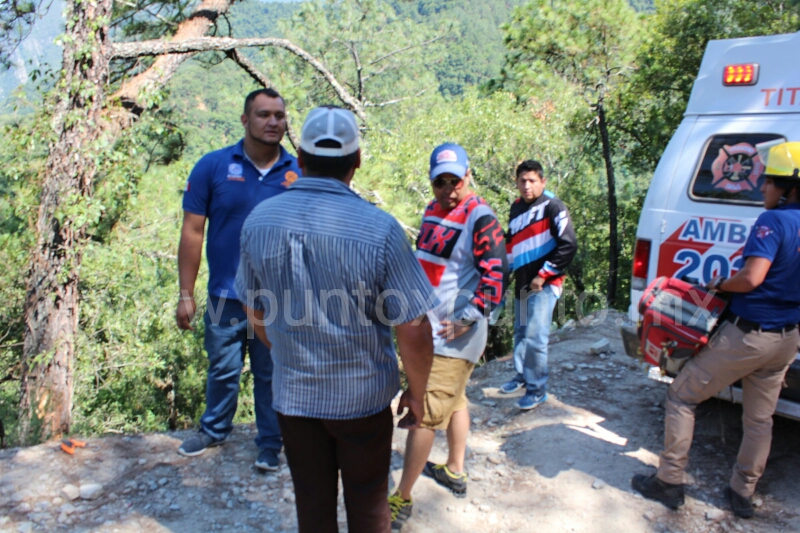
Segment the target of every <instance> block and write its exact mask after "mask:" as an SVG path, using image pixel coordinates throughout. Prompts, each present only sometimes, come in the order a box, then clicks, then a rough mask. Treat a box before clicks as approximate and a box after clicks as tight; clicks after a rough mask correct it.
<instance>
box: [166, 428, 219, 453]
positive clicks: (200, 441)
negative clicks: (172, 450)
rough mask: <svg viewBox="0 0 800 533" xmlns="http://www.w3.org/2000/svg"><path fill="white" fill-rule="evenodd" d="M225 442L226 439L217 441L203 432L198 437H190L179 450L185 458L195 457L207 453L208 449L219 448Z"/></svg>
mask: <svg viewBox="0 0 800 533" xmlns="http://www.w3.org/2000/svg"><path fill="white" fill-rule="evenodd" d="M223 442H225V439H222V440H216V439H214V438H213V437H210V436H208V435H206V434H205V433H203V432H202V431H198V432H197V435H195V436H193V437H189V438H188V439H186V440H185V441H183V442H182V443H181V447H180V448H178V453H179V454H181V455H183V456H185V457H194V456H196V455H200V454H201V453H203V452H204V451H206V448H213V447H214V446H219V445H220V444H222V443H223Z"/></svg>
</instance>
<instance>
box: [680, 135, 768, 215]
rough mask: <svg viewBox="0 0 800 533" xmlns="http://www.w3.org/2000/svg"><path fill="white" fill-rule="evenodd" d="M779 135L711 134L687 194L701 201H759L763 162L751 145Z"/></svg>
mask: <svg viewBox="0 0 800 533" xmlns="http://www.w3.org/2000/svg"><path fill="white" fill-rule="evenodd" d="M781 138H782V136H781V135H775V134H771V133H742V134H725V135H715V136H713V137H711V139H710V140H709V141H708V144H707V145H706V149H705V152H704V153H703V158H702V160H701V161H700V166H699V167H698V169H697V174H696V175H695V177H694V180H693V181H692V185H691V189H690V196H691V197H692V198H693V199H695V200H699V201H705V202H724V203H736V204H755V205H758V204H761V203H762V202H763V198H762V197H761V192H760V191H759V189H760V187H761V183H762V181H763V178H761V174H762V172H764V165H762V164H761V160H760V159H759V157H758V152H757V151H756V149H755V145H757V144H759V143H763V142H766V141H772V140H775V139H781Z"/></svg>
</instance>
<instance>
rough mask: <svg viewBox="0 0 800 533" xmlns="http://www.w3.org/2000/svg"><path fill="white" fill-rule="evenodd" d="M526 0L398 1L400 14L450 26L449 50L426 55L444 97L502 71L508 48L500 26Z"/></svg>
mask: <svg viewBox="0 0 800 533" xmlns="http://www.w3.org/2000/svg"><path fill="white" fill-rule="evenodd" d="M521 3H523V0H511V1H509V0H500V1H497V0H495V1H490V2H487V1H485V0H416V1H413V2H407V1H395V2H393V5H394V8H395V9H396V10H397V12H398V14H400V15H401V16H404V17H411V18H412V19H413V20H415V21H418V22H422V23H425V24H427V25H428V26H429V27H433V28H440V27H444V28H447V27H450V29H449V31H447V32H445V46H446V53H445V54H444V56H443V57H441V58H435V59H433V58H426V61H425V62H426V64H427V65H430V66H432V67H433V69H434V70H435V72H436V78H437V80H438V82H439V92H441V94H443V95H444V96H457V95H460V94H461V93H463V92H464V91H465V90H467V89H468V88H469V87H471V86H475V85H480V84H482V83H485V82H486V81H488V80H490V79H491V78H493V77H494V76H497V74H498V73H499V72H500V67H502V66H503V61H504V55H505V48H504V47H503V43H502V34H501V31H500V26H501V25H502V24H503V23H505V22H506V21H507V20H508V18H509V16H510V15H511V11H512V9H513V8H514V6H518V5H520V4H521Z"/></svg>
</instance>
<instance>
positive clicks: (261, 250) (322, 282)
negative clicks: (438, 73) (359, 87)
mask: <svg viewBox="0 0 800 533" xmlns="http://www.w3.org/2000/svg"><path fill="white" fill-rule="evenodd" d="M358 144H359V139H358V126H357V124H356V121H355V117H354V116H353V114H352V113H351V112H350V111H346V110H344V109H340V108H334V107H321V108H316V109H314V110H312V111H311V112H310V113H309V114H308V117H307V118H306V121H305V123H304V124H303V129H302V132H301V142H300V149H299V150H298V164H299V165H300V167H301V168H302V169H303V176H304V177H302V178H299V179H298V180H297V181H296V182H294V183H293V184H292V186H291V187H290V188H289V190H288V191H286V192H285V193H284V194H283V195H282V196H281V198H280V199H279V201H272V200H266V201H264V202H262V203H261V204H259V205H258V207H256V208H255V209H254V210H253V212H252V213H251V215H250V216H249V217H248V218H247V220H246V221H245V223H244V227H243V228H242V234H241V246H240V248H241V260H240V262H239V271H238V273H237V277H236V290H237V292H238V293H239V294H240V295H242V294H246V295H247V304H246V307H247V314H248V320H252V321H253V323H254V324H255V332H256V334H258V335H259V337H261V338H262V340H263V341H264V342H265V343H266V344H268V345H269V343H270V341H271V348H272V357H273V360H274V365H275V366H274V368H275V369H274V374H273V376H274V377H273V379H274V384H273V391H274V402H273V405H274V407H275V411H277V412H278V422H279V423H280V427H281V434H282V435H283V442H284V447H285V449H286V459H287V462H288V463H289V469H290V470H291V473H292V481H293V483H294V488H295V495H296V508H297V518H298V526H299V530H300V532H301V533H306V532H309V533H310V532H313V533H317V532H319V531H336V530H337V516H336V503H337V491H338V480H339V471H341V477H342V485H343V486H344V501H345V507H346V509H347V529H348V531H350V532H364V533H373V532H378V533H389V531H390V530H391V521H390V514H389V505H388V502H387V500H386V494H387V493H388V490H389V486H388V481H389V466H390V458H391V452H392V449H391V444H392V413H391V409H390V407H389V404H390V402H391V401H392V399H393V398H394V396H395V395H396V394H397V391H398V390H399V388H400V375H399V370H398V366H397V358H396V356H395V351H394V344H393V342H392V328H391V326H392V325H393V326H394V330H395V333H396V334H397V345H398V347H399V350H400V355H401V357H402V359H403V367H404V370H405V372H406V376H407V379H408V390H407V391H405V392H404V393H403V395H402V396H401V397H400V404H399V408H398V409H399V410H403V409H405V408H408V410H409V413H408V414H407V415H406V417H404V418H403V419H402V420H401V421H400V423H399V426H400V427H408V428H414V427H417V426H418V425H419V422H420V421H421V420H422V418H423V407H422V399H423V395H424V392H425V384H426V382H427V379H428V373H429V372H430V368H431V359H432V357H433V345H432V340H431V338H432V332H431V326H430V322H429V321H428V319H427V318H426V317H425V313H426V312H427V311H428V309H429V307H430V305H429V303H428V302H430V301H431V300H432V288H431V285H430V283H429V282H428V279H427V277H426V276H425V272H424V271H423V270H422V267H421V266H420V265H419V263H418V262H417V260H416V259H415V257H414V254H413V252H412V251H411V246H410V245H409V243H408V239H407V238H406V236H405V234H404V232H403V230H402V228H401V227H400V225H399V224H398V223H397V221H396V220H395V219H394V218H392V216H391V215H389V214H388V213H386V212H384V211H381V210H380V209H378V208H377V207H375V206H373V205H371V204H370V203H368V202H367V201H365V200H363V199H362V198H360V197H359V196H358V195H357V194H356V193H355V192H353V191H352V190H351V189H350V187H349V184H350V181H351V180H352V179H353V175H354V174H355V171H356V169H357V168H358V167H359V166H360V163H361V152H360V150H359V148H358Z"/></svg>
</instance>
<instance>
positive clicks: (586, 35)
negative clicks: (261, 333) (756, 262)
mask: <svg viewBox="0 0 800 533" xmlns="http://www.w3.org/2000/svg"><path fill="white" fill-rule="evenodd" d="M178 4H179V5H178ZM195 4H196V3H192V4H191V5H190V6H188V7H187V6H186V4H185V3H165V4H164V5H166V6H168V7H166V8H164V11H163V13H165V14H166V15H169V16H170V17H173V18H174V20H175V21H177V22H172V23H170V24H166V23H164V22H163V21H162V20H160V19H158V18H157V17H153V16H150V15H148V14H147V13H144V12H142V13H138V14H137V15H135V16H134V15H132V14H131V13H130V12H124V13H123V12H116V11H115V12H114V14H113V16H114V17H117V18H115V19H114V20H115V21H117V23H118V25H119V26H118V27H119V29H118V30H117V31H118V33H116V34H115V37H119V38H120V40H126V41H131V42H137V41H144V40H146V39H153V38H160V36H168V35H171V34H172V33H173V32H174V31H175V27H176V26H177V24H178V23H179V22H181V21H183V20H185V19H186V18H187V17H188V15H189V14H190V13H191V11H192V10H193V9H194V8H195V7H196V5H195ZM775 4H776V3H775V2H768V1H765V0H656V1H655V2H650V1H646V0H640V1H632V2H630V3H629V2H627V1H626V0H561V1H556V2H553V1H551V0H534V1H532V2H518V1H511V0H508V1H501V0H486V1H479V0H417V1H389V0H360V1H356V0H339V1H333V0H324V1H322V0H320V1H316V2H291V3H281V2H270V3H262V2H259V1H256V0H245V1H243V2H240V3H236V4H233V5H232V7H231V9H230V12H229V13H227V14H226V15H225V16H220V17H219V18H217V19H216V22H215V23H214V24H213V25H212V26H211V30H210V31H209V33H208V35H214V36H232V37H235V38H244V37H268V36H274V37H282V38H286V39H288V40H289V41H290V42H292V43H294V44H296V45H297V46H299V47H301V48H302V49H303V50H304V51H305V52H307V53H308V54H310V56H312V57H314V58H315V59H317V60H318V61H319V62H320V63H321V64H322V65H324V66H325V67H326V69H327V71H328V73H329V74H330V75H331V76H333V77H335V79H336V80H338V82H339V84H340V85H341V87H342V88H343V90H344V91H346V92H347V93H348V94H349V95H351V96H352V102H354V104H353V105H354V106H355V107H354V108H357V109H358V111H359V112H360V114H361V115H363V118H362V119H360V120H361V122H362V126H363V128H364V129H363V132H364V164H363V167H362V169H361V170H360V171H359V173H358V174H357V175H356V179H355V181H354V186H355V188H356V190H357V191H359V192H360V193H361V194H362V195H363V196H364V197H365V198H367V199H369V200H370V201H372V202H375V203H376V204H377V205H379V206H380V207H381V208H382V209H385V210H386V211H388V212H390V213H391V214H393V215H394V216H396V217H397V218H398V219H399V220H400V221H401V222H403V223H404V224H405V225H407V226H408V227H409V228H411V229H413V228H415V227H417V226H418V223H419V219H420V215H421V213H422V210H423V208H424V206H425V204H426V203H427V202H428V201H429V200H430V198H431V190H430V187H429V182H428V179H427V175H426V174H427V167H428V156H429V154H430V151H431V149H432V148H433V147H434V146H436V145H437V144H440V143H442V142H444V141H454V142H458V143H460V144H462V145H463V146H464V147H465V148H466V149H467V151H468V153H469V154H470V157H471V162H472V165H473V169H474V175H475V180H474V185H475V189H476V190H477V192H478V194H480V195H482V196H483V197H485V198H486V199H487V201H488V202H489V203H490V205H492V206H493V207H494V209H495V210H496V211H497V213H498V215H499V216H500V218H501V220H506V219H507V214H508V207H509V203H510V202H511V201H512V200H513V199H514V198H515V197H516V191H515V188H514V183H513V170H514V167H515V165H516V164H517V162H519V161H520V160H522V159H527V158H535V159H538V160H540V161H541V162H542V163H543V165H544V166H545V172H546V175H547V177H548V188H549V189H551V190H552V191H554V192H555V193H556V194H558V195H559V196H560V197H561V198H562V199H563V200H564V202H565V203H566V204H567V205H568V207H569V208H570V210H571V213H572V217H573V220H574V224H575V227H576V229H577V232H578V239H579V252H578V256H577V257H576V260H575V262H574V263H573V265H572V266H571V268H570V270H569V274H570V275H569V278H568V281H567V285H566V291H565V295H564V297H563V298H562V300H561V303H560V310H559V314H558V315H557V316H558V317H563V318H569V317H573V316H575V315H576V314H577V313H581V312H586V311H588V310H589V309H593V308H595V307H596V306H599V305H603V303H604V302H605V301H606V300H608V301H609V302H611V303H612V305H613V306H615V307H617V308H619V309H626V308H627V304H628V298H629V280H630V268H631V265H630V262H631V257H630V256H631V248H632V245H633V242H634V238H635V231H636V224H637V221H638V217H639V212H640V209H641V205H642V201H643V198H644V193H645V192H646V190H647V186H648V182H649V179H650V175H651V172H652V170H653V168H654V166H655V163H656V162H657V160H658V157H659V156H660V154H661V152H662V151H663V149H664V147H665V145H666V142H667V141H668V139H669V136H670V135H671V133H672V132H673V131H674V129H675V128H676V127H677V125H678V122H679V121H680V118H681V115H682V113H683V109H684V107H685V103H686V101H687V99H688V94H689V90H690V89H691V84H692V82H693V79H694V75H695V73H696V72H697V68H698V66H699V63H700V59H701V57H702V53H703V50H704V48H705V44H706V43H707V42H708V40H709V39H714V38H727V37H736V36H745V35H761V34H775V33H785V32H793V31H797V30H798V29H800V18H798V2H797V1H792V2H782V3H781V6H782V8H781V9H778V8H777V7H776V5H775ZM176 6H177V7H176ZM632 6H635V9H634V7H632ZM126 9H133V8H131V7H130V6H128V8H126ZM159 16H161V15H159ZM125 17H128V19H129V22H125V20H128V19H126V18H125ZM162 18H163V17H162ZM130 21H135V22H136V24H133V22H130ZM123 29H125V32H123ZM122 35H124V39H123V38H122V37H121V36H122ZM598 35H603V36H605V37H607V41H606V42H605V46H601V45H600V40H599V37H598ZM154 36H155V37H154ZM239 52H240V53H241V56H243V57H244V58H245V59H246V60H247V61H248V62H249V63H250V64H251V65H253V66H254V68H255V69H257V71H258V73H259V74H258V75H260V76H261V79H264V78H266V79H268V80H269V81H270V82H271V84H272V85H274V87H275V88H276V89H277V90H279V91H280V92H281V93H282V94H283V95H284V96H285V98H286V101H287V103H288V110H289V113H290V123H291V126H292V127H293V128H294V129H295V131H296V130H298V129H299V126H300V124H301V123H302V119H303V117H304V116H305V113H306V112H307V111H308V110H309V109H310V108H312V107H313V106H315V105H320V104H326V103H335V104H337V105H346V106H351V104H352V102H351V104H347V103H343V102H344V100H343V98H342V96H341V94H340V92H338V91H337V89H336V88H335V87H333V86H332V84H330V83H329V81H328V80H327V78H326V77H325V75H323V74H322V73H321V71H320V69H318V68H316V67H314V66H313V65H311V64H310V63H309V62H308V61H307V60H304V59H303V58H301V57H300V56H298V55H297V54H293V53H289V52H287V50H286V49H284V48H280V47H277V46H265V47H260V48H259V47H252V48H246V49H245V48H242V49H240V50H239ZM233 56H234V54H232V53H230V54H226V53H225V52H203V53H198V54H195V55H194V56H193V57H192V58H191V59H189V60H188V61H185V62H184V63H183V64H182V65H181V66H180V67H179V68H178V69H177V71H175V73H174V75H172V77H171V79H169V80H168V81H167V82H165V84H163V86H157V85H156V86H154V87H152V88H148V89H146V90H145V89H142V90H141V91H139V92H138V93H137V94H135V95H134V97H133V98H132V99H131V100H124V98H122V97H121V96H119V95H120V94H122V93H123V92H124V89H125V88H126V82H127V81H128V80H130V79H132V78H133V77H135V76H137V75H140V74H141V73H143V72H148V70H147V69H148V67H150V66H151V65H153V60H152V59H150V58H147V57H136V58H125V59H119V58H117V59H114V60H113V62H111V63H110V64H111V73H110V75H109V78H108V81H107V84H106V85H105V86H104V87H103V90H104V92H105V95H107V99H106V102H108V105H109V106H111V105H112V104H113V105H116V104H114V103H115V102H116V103H119V102H120V101H124V102H125V105H120V106H119V107H117V108H113V110H114V113H116V114H114V113H112V112H111V111H109V112H108V113H107V115H106V116H107V117H114V119H115V120H116V118H117V117H120V116H121V117H126V118H125V120H122V119H120V120H118V121H117V122H114V124H115V126H114V128H108V130H109V131H112V133H113V134H114V135H115V136H114V137H113V141H110V142H108V143H107V144H105V145H102V144H98V145H95V146H96V148H95V149H93V150H91V151H90V152H91V153H89V154H87V155H86V158H87V160H90V161H92V162H94V164H95V165H96V168H97V169H98V170H97V173H96V176H95V178H94V181H93V185H92V188H91V190H90V191H88V192H86V191H79V192H76V193H74V194H73V195H72V196H70V195H64V196H65V197H68V198H69V199H70V202H71V203H68V204H67V205H65V206H62V207H60V208H59V209H58V210H57V211H56V214H55V215H54V216H55V217H56V218H57V220H58V222H59V224H71V225H73V226H74V227H76V228H80V229H81V231H83V232H84V235H85V238H82V239H81V240H79V241H78V242H76V244H75V247H76V248H75V250H76V251H75V252H74V255H73V256H70V258H71V261H73V262H72V263H70V265H72V266H75V269H74V270H72V271H70V272H75V273H76V274H75V276H76V277H75V278H69V279H67V278H68V277H69V276H67V275H66V274H64V276H63V277H64V279H65V280H66V281H64V283H67V282H72V281H74V283H76V287H77V289H78V294H79V302H80V308H79V309H80V312H79V314H78V319H77V330H76V332H75V335H74V337H73V338H72V342H74V361H73V362H74V365H73V367H72V370H73V372H74V402H73V409H72V415H73V421H72V429H73V430H74V431H76V432H82V433H103V432H121V431H153V430H159V429H164V428H178V427H188V426H191V425H192V424H194V423H195V422H196V421H197V419H198V417H199V416H200V414H201V413H202V411H203V407H204V406H203V397H204V380H205V372H206V369H205V355H204V352H203V348H202V339H203V324H202V320H197V323H196V325H195V330H194V331H193V332H189V333H182V332H179V331H178V329H177V328H176V326H175V320H174V312H175V306H176V303H177V300H178V286H177V268H176V253H177V244H178V237H179V227H180V223H181V216H182V212H181V194H182V191H183V188H184V183H185V180H186V177H187V175H188V173H189V171H190V170H191V168H192V166H193V165H194V163H195V162H196V161H197V159H198V158H199V157H200V156H201V155H202V154H203V153H205V152H207V151H209V150H212V149H216V148H219V147H222V146H225V145H228V144H231V143H233V142H235V141H237V140H238V139H239V137H240V135H241V125H240V123H239V116H240V114H241V108H242V102H243V98H244V96H245V95H246V94H247V92H249V91H250V90H252V89H255V88H257V87H259V86H260V85H259V84H258V83H257V82H256V80H255V78H256V77H258V76H257V75H254V74H253V73H252V72H251V73H250V74H248V73H247V72H246V71H245V70H244V69H243V68H242V67H241V61H240V62H239V63H237V62H235V61H234V60H232V57H233ZM608 64H611V65H613V72H614V75H613V76H609V75H608V70H607V69H606V71H603V69H601V68H599V67H598V65H608ZM53 86H54V85H50V87H53ZM63 91H64V89H63V87H60V86H58V85H55V89H53V90H52V91H50V92H47V93H45V94H39V93H36V92H35V91H33V90H28V91H26V92H25V93H24V94H25V96H22V98H23V100H21V101H18V102H17V103H18V104H19V108H20V110H22V111H24V112H22V111H19V112H15V113H9V114H7V115H6V116H5V117H4V118H3V121H4V123H6V124H7V126H6V127H5V129H4V131H3V142H2V145H0V162H2V164H0V264H2V265H3V267H4V268H3V272H2V274H0V276H2V281H0V419H2V420H3V421H4V422H5V427H6V431H7V434H8V435H9V436H10V439H11V442H18V440H17V439H18V433H17V427H18V425H17V420H18V419H19V411H18V407H17V405H18V400H19V397H20V385H19V383H20V378H21V375H22V367H23V364H24V365H28V366H31V365H32V366H35V365H47V364H48V356H47V354H43V355H41V357H39V358H38V359H37V358H28V359H24V358H23V352H24V350H23V348H24V342H25V335H26V326H25V320H24V317H25V315H24V310H25V300H26V293H27V291H28V289H29V266H30V257H31V250H32V249H34V247H35V244H36V243H37V239H38V236H37V234H36V222H37V217H38V216H39V213H40V202H41V201H42V200H41V198H42V195H41V192H42V184H43V183H44V180H45V178H46V176H47V172H48V169H47V166H46V161H47V158H48V156H49V155H50V148H49V147H50V146H52V145H53V143H54V142H55V139H56V134H55V133H54V130H53V128H54V126H53V124H55V121H54V119H53V117H54V116H56V114H57V112H58V110H59V109H60V108H59V107H58V106H59V105H62V104H63V100H62V99H60V98H61V95H62V93H63ZM126 98H127V97H126ZM109 109H111V108H109ZM120 109H122V110H123V111H120ZM601 117H602V118H601ZM80 119H81V118H80V117H79V120H80ZM604 138H607V139H606V141H604ZM284 145H285V146H286V147H287V148H288V149H290V150H291V145H290V143H289V142H288V139H287V141H285V142H284ZM609 170H612V171H613V172H609ZM612 206H613V208H612ZM204 269H205V267H203V270H201V277H200V279H199V281H198V287H201V286H203V284H204V282H205V281H204V280H205V278H204V276H205V275H206V274H205V270H204ZM199 294H202V291H201V290H198V295H199ZM580 294H583V295H584V296H583V297H581V298H579V295H580ZM587 294H588V297H587V296H586V295H587ZM509 321H510V316H509V314H508V313H506V314H505V316H504V319H503V320H501V323H500V325H499V326H498V327H497V328H495V329H494V331H493V334H492V342H491V344H490V347H489V352H490V355H492V356H494V355H498V354H504V353H507V351H508V350H509V347H510V344H511V337H510V322H509ZM26 368H27V367H26ZM243 382H244V391H245V392H244V394H242V401H241V403H240V409H239V412H238V414H237V417H238V419H239V420H249V419H252V416H253V410H252V398H251V396H250V395H249V390H250V387H251V385H252V384H251V377H250V374H249V372H247V371H246V372H245V376H244V381H243ZM32 440H35V439H32Z"/></svg>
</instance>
